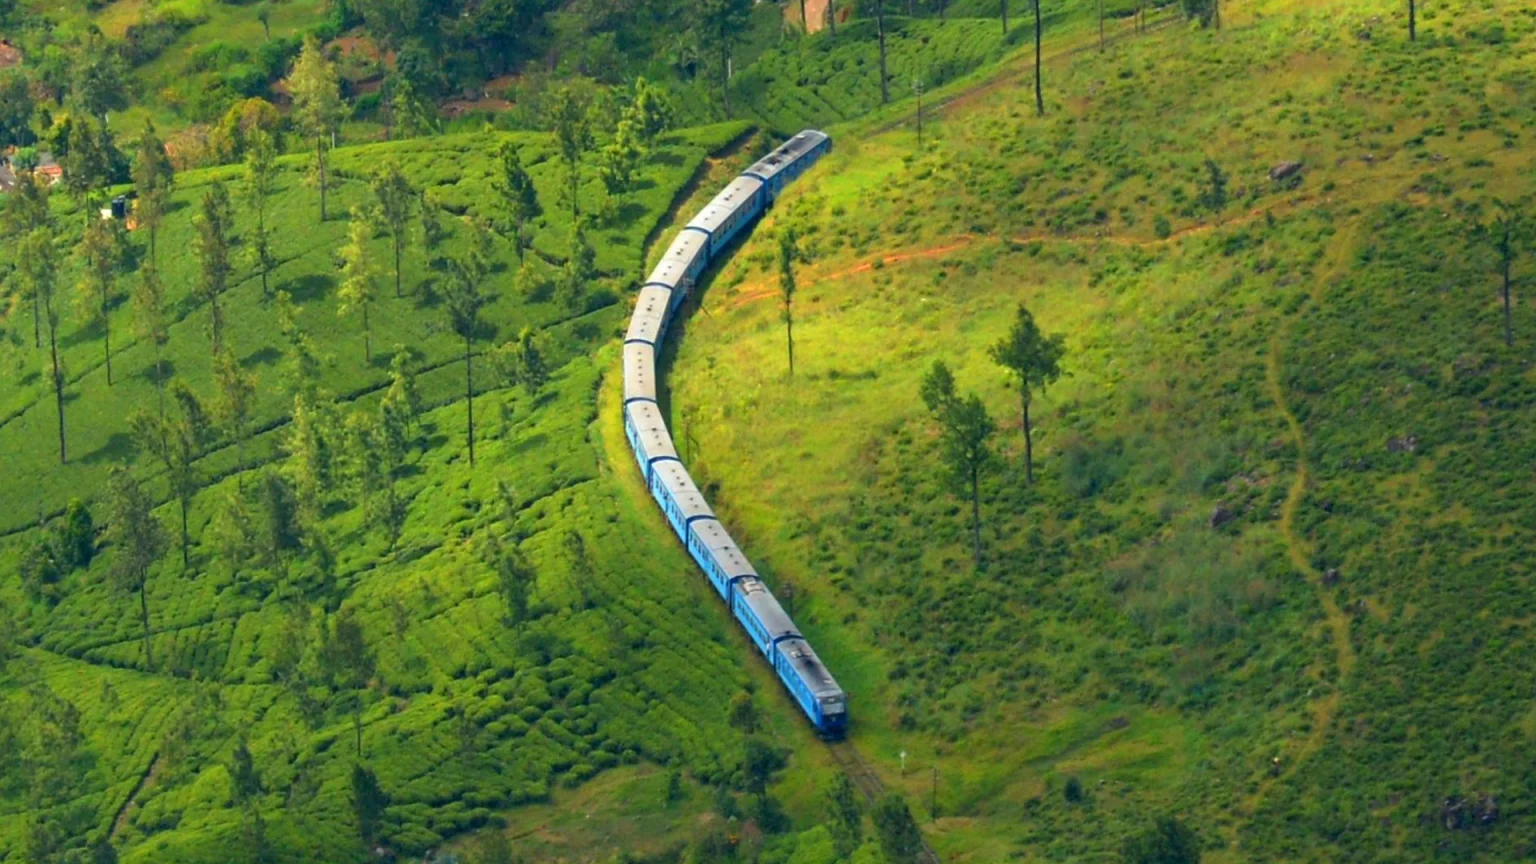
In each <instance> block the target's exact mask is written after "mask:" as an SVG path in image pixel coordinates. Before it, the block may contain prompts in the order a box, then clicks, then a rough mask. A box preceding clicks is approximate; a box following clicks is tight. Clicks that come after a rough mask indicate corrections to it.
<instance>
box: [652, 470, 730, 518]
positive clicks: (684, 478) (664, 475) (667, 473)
mask: <svg viewBox="0 0 1536 864" xmlns="http://www.w3.org/2000/svg"><path fill="white" fill-rule="evenodd" d="M655 471H656V476H658V477H660V478H661V485H663V486H665V487H666V489H667V491H668V492H670V493H671V494H672V500H673V501H676V502H677V506H678V509H680V510H682V511H683V521H685V522H686V521H688V520H690V519H694V518H697V517H699V516H708V517H710V518H714V515H715V511H713V510H711V509H709V503H708V502H707V501H705V500H704V496H703V494H701V493H700V492H699V487H698V486H696V485H694V482H693V478H692V477H689V476H688V469H687V468H684V467H683V463H681V462H671V461H668V462H657V463H656V467H655Z"/></svg>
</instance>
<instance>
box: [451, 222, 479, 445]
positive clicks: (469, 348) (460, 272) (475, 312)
mask: <svg viewBox="0 0 1536 864" xmlns="http://www.w3.org/2000/svg"><path fill="white" fill-rule="evenodd" d="M470 231H471V232H472V234H474V235H475V236H476V238H482V239H472V240H471V242H470V247H469V251H468V252H467V253H466V254H463V255H460V256H459V257H458V258H455V259H454V261H453V262H452V264H451V266H450V267H449V270H448V280H447V281H448V284H447V292H446V296H445V298H444V299H445V300H446V301H447V302H446V303H445V304H444V309H445V311H446V312H447V314H448V328H449V329H450V330H452V331H453V332H454V333H455V334H457V335H458V337H459V338H460V339H463V340H464V407H465V410H466V411H467V412H468V416H469V432H468V440H469V464H470V465H471V466H473V465H474V464H475V371H474V356H475V351H474V348H475V338H476V337H477V336H478V335H479V331H480V310H481V309H483V308H484V307H485V304H486V303H487V302H489V301H490V298H489V297H488V296H486V295H485V294H484V293H482V292H481V290H480V289H481V284H482V283H483V282H484V281H485V277H486V276H487V275H488V274H489V273H490V262H489V260H487V259H486V257H485V256H484V255H483V254H481V253H478V252H477V248H484V247H485V246H486V245H487V242H488V240H487V239H484V238H487V234H488V232H486V229H485V226H484V225H483V224H481V223H480V222H478V221H472V222H470Z"/></svg>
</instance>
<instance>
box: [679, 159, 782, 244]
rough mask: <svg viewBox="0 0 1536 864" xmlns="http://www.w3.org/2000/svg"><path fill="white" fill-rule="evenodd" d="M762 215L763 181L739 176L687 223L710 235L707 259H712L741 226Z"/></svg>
mask: <svg viewBox="0 0 1536 864" xmlns="http://www.w3.org/2000/svg"><path fill="white" fill-rule="evenodd" d="M761 212H763V181H761V180H759V179H758V178H756V177H748V176H745V175H743V176H741V177H737V178H736V179H735V180H732V181H731V182H730V184H729V185H728V186H726V187H725V188H724V189H722V190H720V194H719V195H716V196H715V199H714V200H713V201H711V202H709V204H708V205H707V206H705V208H704V209H703V210H700V211H699V215H697V216H695V217H693V220H692V221H691V222H689V223H688V227H689V228H695V229H698V230H701V231H707V232H709V257H711V258H713V257H714V256H715V254H716V253H718V252H719V251H720V250H721V249H722V248H724V247H725V245H726V244H728V243H730V242H731V239H732V238H733V237H735V236H736V234H737V232H739V231H741V229H742V227H743V226H745V225H746V224H747V223H748V222H750V221H752V219H753V218H754V217H756V216H757V214H759V213H761Z"/></svg>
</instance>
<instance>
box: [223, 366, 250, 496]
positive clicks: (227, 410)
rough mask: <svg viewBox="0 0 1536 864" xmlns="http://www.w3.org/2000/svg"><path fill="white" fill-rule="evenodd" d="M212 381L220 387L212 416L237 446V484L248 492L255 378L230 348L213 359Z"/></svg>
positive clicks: (242, 490)
mask: <svg viewBox="0 0 1536 864" xmlns="http://www.w3.org/2000/svg"><path fill="white" fill-rule="evenodd" d="M213 380H214V384H215V385H216V386H217V387H218V390H217V392H216V394H215V397H214V401H213V416H214V419H215V420H216V421H218V424H219V425H220V426H222V427H223V428H224V433H225V434H226V435H228V436H229V438H230V440H232V441H234V442H235V453H236V462H238V463H239V465H238V468H237V471H236V474H235V480H236V483H237V484H238V486H239V488H240V491H241V492H244V491H245V442H246V438H247V435H248V433H249V429H248V427H249V425H250V422H251V408H252V402H254V401H255V399H256V376H255V375H252V374H251V373H249V372H247V371H245V369H244V368H242V367H241V366H240V361H239V360H236V359H235V355H234V352H232V351H230V350H228V349H227V348H226V349H225V350H223V351H220V352H219V353H218V354H216V355H214V358H213Z"/></svg>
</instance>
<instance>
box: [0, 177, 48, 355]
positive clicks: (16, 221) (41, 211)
mask: <svg viewBox="0 0 1536 864" xmlns="http://www.w3.org/2000/svg"><path fill="white" fill-rule="evenodd" d="M14 160H15V157H12V161H13V163H14ZM52 222H53V216H52V213H51V211H50V210H49V209H48V187H46V186H44V185H43V184H42V183H39V182H38V180H37V178H36V177H35V176H34V175H33V174H32V173H31V172H30V171H21V172H19V173H18V174H17V175H16V188H15V189H13V190H12V191H11V193H10V194H8V195H6V196H5V219H4V221H3V223H0V225H3V227H4V233H5V234H8V235H10V236H11V237H13V238H15V240H16V242H17V244H18V245H19V246H25V241H26V238H27V236H28V235H29V234H31V233H32V232H33V231H35V230H37V229H39V228H43V227H51V225H52ZM21 275H22V276H23V277H24V276H25V273H22V274H21ZM21 287H22V291H23V293H24V295H25V296H27V297H28V298H29V299H30V300H31V306H32V344H33V346H34V347H36V348H41V347H43V311H42V298H41V297H40V296H38V294H37V292H36V291H34V290H32V285H31V284H30V283H29V282H28V281H27V280H26V279H25V278H23V279H22V285H21Z"/></svg>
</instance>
